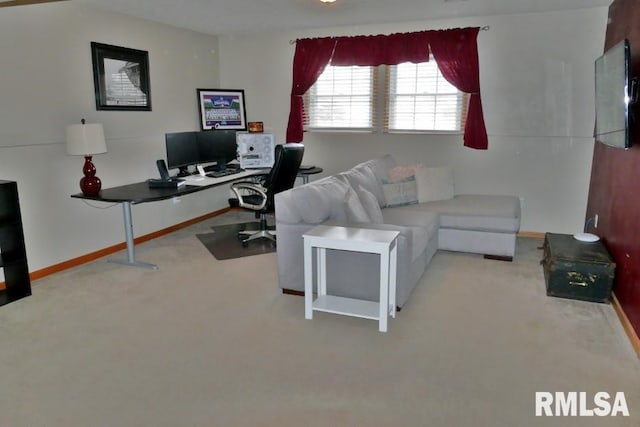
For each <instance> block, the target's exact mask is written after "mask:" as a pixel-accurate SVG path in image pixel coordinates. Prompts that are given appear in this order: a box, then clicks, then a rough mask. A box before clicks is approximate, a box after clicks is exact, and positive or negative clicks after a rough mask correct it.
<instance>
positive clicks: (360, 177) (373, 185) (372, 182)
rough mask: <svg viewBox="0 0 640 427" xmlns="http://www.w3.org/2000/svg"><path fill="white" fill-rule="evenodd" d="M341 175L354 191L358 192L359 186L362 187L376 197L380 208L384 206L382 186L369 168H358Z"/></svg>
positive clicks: (361, 166)
mask: <svg viewBox="0 0 640 427" xmlns="http://www.w3.org/2000/svg"><path fill="white" fill-rule="evenodd" d="M339 175H342V176H344V177H345V178H346V179H347V181H348V182H349V184H350V185H351V187H352V188H353V189H354V190H357V189H358V187H359V186H362V187H363V188H365V189H366V190H367V191H369V192H371V193H372V194H373V195H375V196H376V199H377V200H378V206H384V202H385V200H384V195H383V194H382V186H381V185H380V183H379V182H378V179H377V178H376V176H375V175H374V173H373V171H372V170H371V168H370V167H369V166H366V165H360V166H356V167H354V168H352V169H350V170H348V171H347V172H343V173H341V174H339Z"/></svg>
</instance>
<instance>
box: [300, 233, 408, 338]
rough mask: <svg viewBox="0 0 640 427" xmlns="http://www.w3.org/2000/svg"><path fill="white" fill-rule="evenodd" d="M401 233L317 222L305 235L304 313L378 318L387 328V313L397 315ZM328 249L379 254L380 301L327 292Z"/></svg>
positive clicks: (306, 314) (383, 327) (379, 327)
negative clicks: (314, 249) (398, 249)
mask: <svg viewBox="0 0 640 427" xmlns="http://www.w3.org/2000/svg"><path fill="white" fill-rule="evenodd" d="M399 234H400V233H399V232H397V231H389V230H369V229H365V228H351V227H338V226H327V225H318V226H317V227H315V228H313V229H312V230H310V231H308V232H307V233H305V234H304V235H303V236H302V237H303V238H304V314H305V318H307V319H312V318H313V311H314V310H316V311H324V312H327V313H335V314H343V315H348V316H355V317H362V318H365V319H373V320H378V330H379V331H380V332H387V319H388V316H389V315H391V317H394V318H395V317H396V270H397V259H398V254H397V245H396V243H397V238H398V235H399ZM313 248H317V249H316V262H317V268H316V275H317V277H316V279H317V286H318V297H317V299H315V300H313V256H312V254H313ZM327 249H338V250H343V251H352V252H365V253H373V254H378V255H380V301H379V302H374V301H365V300H358V299H353V298H344V297H338V296H333V295H327V274H326V271H327V258H326V250H327Z"/></svg>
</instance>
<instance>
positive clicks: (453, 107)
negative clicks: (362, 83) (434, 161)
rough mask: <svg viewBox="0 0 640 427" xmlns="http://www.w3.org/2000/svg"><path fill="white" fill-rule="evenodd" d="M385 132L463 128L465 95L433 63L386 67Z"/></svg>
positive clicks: (406, 63)
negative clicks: (387, 68)
mask: <svg viewBox="0 0 640 427" xmlns="http://www.w3.org/2000/svg"><path fill="white" fill-rule="evenodd" d="M387 85H388V86H387V88H388V90H387V109H386V111H385V113H386V114H385V116H386V117H385V130H387V131H389V132H394V131H399V132H403V131H422V132H424V131H451V132H460V131H461V130H462V129H463V128H464V119H465V116H466V111H467V108H466V107H467V102H468V101H467V98H468V95H467V94H465V93H463V92H460V91H459V90H458V89H457V88H456V87H455V86H453V85H452V84H451V83H449V82H448V81H447V80H445V78H444V77H443V76H442V74H441V73H440V70H438V65H437V64H436V62H435V61H434V60H431V61H429V62H422V63H420V64H412V63H409V62H405V63H402V64H398V65H395V66H390V67H389V70H388V79H387Z"/></svg>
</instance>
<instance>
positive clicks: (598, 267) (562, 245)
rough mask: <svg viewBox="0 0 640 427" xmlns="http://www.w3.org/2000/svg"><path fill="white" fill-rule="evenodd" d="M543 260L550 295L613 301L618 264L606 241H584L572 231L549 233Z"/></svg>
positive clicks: (545, 241) (546, 237) (545, 239)
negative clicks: (569, 232)
mask: <svg viewBox="0 0 640 427" xmlns="http://www.w3.org/2000/svg"><path fill="white" fill-rule="evenodd" d="M542 264H543V267H544V277H545V281H546V285H547V295H550V296H555V297H563V298H572V299H579V300H585V301H593V302H609V301H611V287H612V285H613V277H614V274H615V268H616V264H615V263H614V261H613V258H611V255H609V252H608V251H607V249H606V248H605V247H604V245H603V244H602V242H600V241H597V242H580V241H578V240H576V239H574V238H573V236H570V235H568V234H553V233H547V234H546V235H545V238H544V259H543V260H542Z"/></svg>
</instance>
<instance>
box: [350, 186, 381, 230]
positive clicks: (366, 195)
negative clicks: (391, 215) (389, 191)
mask: <svg viewBox="0 0 640 427" xmlns="http://www.w3.org/2000/svg"><path fill="white" fill-rule="evenodd" d="M356 193H357V194H358V197H359V198H360V202H361V203H362V207H364V210H365V211H366V212H367V214H368V215H369V218H370V219H371V223H372V224H382V223H383V222H384V219H383V218H382V210H380V205H379V204H378V199H377V198H376V196H375V194H373V193H372V192H371V191H369V190H367V189H366V188H364V187H363V186H361V185H359V186H358V188H357V189H356Z"/></svg>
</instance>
